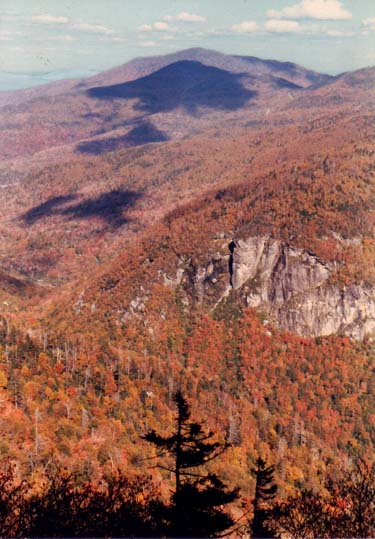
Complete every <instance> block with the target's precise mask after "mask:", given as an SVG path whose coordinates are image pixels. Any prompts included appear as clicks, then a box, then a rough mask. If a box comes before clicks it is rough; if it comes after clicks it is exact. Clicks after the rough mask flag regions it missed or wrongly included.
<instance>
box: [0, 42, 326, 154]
mask: <svg viewBox="0 0 375 539" xmlns="http://www.w3.org/2000/svg"><path fill="white" fill-rule="evenodd" d="M330 80H331V77H328V76H326V75H320V74H318V73H315V72H312V71H309V70H305V69H303V68H302V67H299V66H296V65H295V64H290V63H282V62H276V61H270V60H260V59H256V58H252V57H237V56H230V55H225V54H221V53H217V52H215V51H207V50H204V49H189V50H186V51H182V52H180V53H176V54H172V55H167V56H164V57H155V58H144V59H138V60H134V61H132V62H130V63H129V64H126V65H125V66H122V67H120V68H116V69H113V70H110V71H108V72H105V73H103V74H101V75H98V76H94V77H90V78H88V79H83V80H81V81H78V80H67V81H59V82H56V83H52V84H48V85H45V86H41V87H38V88H32V89H30V90H19V91H17V92H13V93H12V92H11V93H9V92H6V93H1V92H0V107H2V108H1V110H2V112H1V120H0V127H1V129H2V139H1V142H0V157H1V158H2V159H14V158H16V157H19V156H24V155H32V154H33V153H35V152H38V151H41V150H46V149H49V148H54V147H55V148H56V147H62V146H64V145H68V144H70V143H73V142H76V143H77V151H93V152H96V151H109V150H111V149H112V148H114V149H115V148H118V147H129V146H133V145H139V144H143V143H145V142H155V141H158V138H160V137H161V138H162V140H166V139H168V140H175V139H180V138H182V137H184V136H187V135H189V134H191V133H193V132H197V131H204V130H206V129H207V128H208V127H210V126H216V125H217V124H218V123H219V124H223V123H224V122H225V121H230V120H236V121H244V118H249V119H250V118H252V117H253V116H254V113H255V111H257V110H259V109H260V108H263V107H264V106H266V105H267V102H268V101H269V100H270V99H272V101H273V102H275V103H276V102H278V100H279V99H281V100H285V99H289V98H288V95H290V94H291V93H294V92H298V90H300V89H301V88H304V87H306V86H309V85H311V84H317V83H324V82H327V81H330ZM173 89H174V91H173ZM198 111H199V114H198ZM224 113H225V116H224ZM85 138H88V139H89V140H83V139H85ZM79 141H83V144H82V145H81V144H80V143H79Z"/></svg>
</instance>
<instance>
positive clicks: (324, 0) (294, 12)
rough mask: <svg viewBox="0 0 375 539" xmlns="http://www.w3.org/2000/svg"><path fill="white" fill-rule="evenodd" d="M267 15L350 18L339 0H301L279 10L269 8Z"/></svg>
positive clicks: (281, 17)
mask: <svg viewBox="0 0 375 539" xmlns="http://www.w3.org/2000/svg"><path fill="white" fill-rule="evenodd" d="M267 16H268V17H270V18H272V19H319V20H344V19H351V18H352V14H351V13H350V11H348V10H347V9H345V8H344V6H343V4H342V2H341V0H302V1H301V2H299V3H298V4H293V5H291V6H286V7H284V8H283V9H281V10H280V11H277V10H274V9H270V10H269V11H267Z"/></svg>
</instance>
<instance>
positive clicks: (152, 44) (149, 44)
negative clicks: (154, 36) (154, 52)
mask: <svg viewBox="0 0 375 539" xmlns="http://www.w3.org/2000/svg"><path fill="white" fill-rule="evenodd" d="M140 45H141V47H156V43H155V41H142V42H141V43H140Z"/></svg>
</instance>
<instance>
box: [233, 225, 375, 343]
mask: <svg viewBox="0 0 375 539" xmlns="http://www.w3.org/2000/svg"><path fill="white" fill-rule="evenodd" d="M230 248H231V251H232V258H231V262H230V264H229V267H230V283H231V286H232V288H233V290H234V291H235V293H236V295H237V296H238V297H239V298H240V299H241V300H242V301H243V302H244V303H245V304H246V305H247V306H249V307H257V308H259V309H261V310H262V311H263V312H265V313H267V315H268V316H270V317H271V318H272V319H273V321H274V322H275V323H276V324H277V325H278V326H279V327H282V328H284V329H286V330H289V331H292V332H294V333H298V334H301V335H305V336H324V335H331V334H335V333H340V334H345V335H348V336H350V337H353V338H357V339H361V338H363V337H364V336H365V335H368V334H371V333H373V332H375V290H374V289H372V288H366V287H365V286H360V285H350V286H347V287H345V288H339V287H338V286H334V285H332V284H329V280H328V279H329V277H330V275H331V273H332V271H333V270H334V267H333V266H329V265H327V264H325V263H324V262H323V261H322V260H319V259H318V258H317V257H316V256H315V255H314V254H313V253H309V252H307V251H303V250H301V249H296V248H293V247H291V246H289V245H287V244H285V243H283V242H281V241H278V240H275V239H272V238H270V237H269V236H263V237H251V238H248V239H246V240H242V239H238V240H236V241H234V242H232V244H231V246H230Z"/></svg>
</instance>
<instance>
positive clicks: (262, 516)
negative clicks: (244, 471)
mask: <svg viewBox="0 0 375 539" xmlns="http://www.w3.org/2000/svg"><path fill="white" fill-rule="evenodd" d="M274 471H275V468H274V466H267V463H266V461H264V460H263V459H262V458H261V457H259V458H258V460H257V463H256V468H255V469H254V470H252V472H253V474H254V475H255V496H254V502H253V504H254V516H253V520H252V522H251V532H252V536H253V537H254V538H258V539H262V538H265V537H275V533H274V531H273V530H272V527H271V525H270V522H269V520H270V517H271V515H272V507H271V503H270V502H272V500H274V498H275V496H276V492H277V485H276V484H275V482H274V475H273V474H274Z"/></svg>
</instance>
